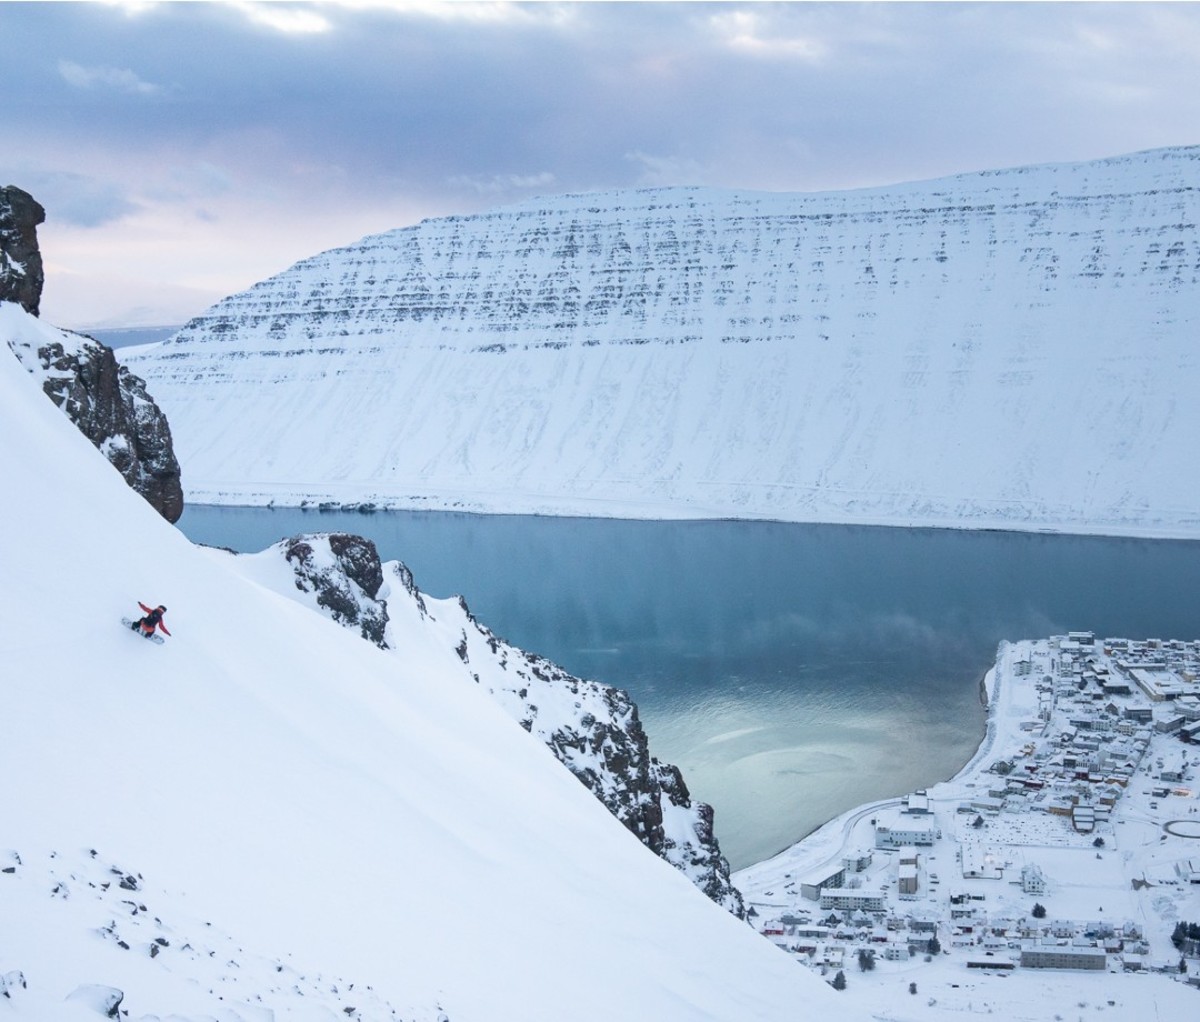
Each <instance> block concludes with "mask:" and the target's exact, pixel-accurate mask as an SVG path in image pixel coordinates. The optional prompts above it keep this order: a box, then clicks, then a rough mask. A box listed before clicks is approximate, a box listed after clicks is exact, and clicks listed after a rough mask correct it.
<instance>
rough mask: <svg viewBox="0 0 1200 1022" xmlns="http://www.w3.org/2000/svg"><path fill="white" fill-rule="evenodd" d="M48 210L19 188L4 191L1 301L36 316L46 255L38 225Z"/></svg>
mask: <svg viewBox="0 0 1200 1022" xmlns="http://www.w3.org/2000/svg"><path fill="white" fill-rule="evenodd" d="M45 219H46V211H45V210H44V209H42V207H41V206H40V205H39V204H38V202H37V201H36V200H35V199H34V197H33V196H32V195H30V194H29V193H28V192H24V191H22V190H21V189H20V188H17V187H16V186H15V185H6V186H5V187H3V188H0V302H16V303H17V304H18V305H20V306H21V307H22V308H24V309H25V311H26V312H28V313H30V314H32V315H34V316H36V315H37V314H38V307H39V306H40V304H41V300H42V282H43V273H42V254H41V252H40V251H39V249H38V241H37V226H38V224H40V223H42V221H44V220H45Z"/></svg>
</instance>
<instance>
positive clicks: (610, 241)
mask: <svg viewBox="0 0 1200 1022" xmlns="http://www.w3.org/2000/svg"><path fill="white" fill-rule="evenodd" d="M1198 171H1200V148H1184V149H1166V150H1157V151H1152V152H1147V153H1140V154H1134V155H1131V156H1125V157H1119V158H1114V159H1109V160H1101V161H1097V162H1093V163H1081V164H1063V165H1050V166H1041V167H1030V168H1024V169H1017V170H1006V171H995V172H989V173H982V174H972V175H964V176H959V177H954V178H947V179H944V180H940V181H932V182H923V183H915V184H908V185H901V186H896V187H893V188H876V189H864V190H859V191H850V192H840V193H821V194H768V193H749V192H734V191H718V190H711V189H698V188H681V189H670V188H668V189H652V190H644V191H632V192H607V193H598V194H594V195H569V196H562V197H558V198H548V199H540V200H533V201H530V202H526V203H523V204H521V205H518V206H513V207H509V208H505V209H500V210H496V211H495V212H492V213H487V214H481V215H477V216H470V217H451V218H445V219H439V220H429V221H425V222H423V223H421V224H419V225H417V226H415V227H411V228H403V229H400V230H394V231H389V232H387V233H385V234H379V235H374V236H371V237H367V238H364V239H362V240H361V241H360V242H358V243H356V244H354V245H351V246H347V247H346V248H340V249H335V250H332V251H329V252H324V253H322V254H320V255H317V256H314V257H313V258H311V259H307V260H304V261H303V262H301V263H298V264H296V265H295V266H294V267H292V268H291V269H289V270H288V271H286V272H284V273H282V274H279V275H278V276H276V277H273V278H271V279H270V280H267V281H264V282H262V283H261V284H258V285H256V286H254V287H253V288H251V289H249V290H248V291H246V292H243V293H241V294H238V295H233V296H231V297H229V298H227V299H225V300H224V301H222V302H220V303H219V304H218V305H216V306H215V307H214V308H213V309H211V310H210V311H209V312H208V313H207V314H205V315H204V316H202V317H200V318H199V319H196V320H193V321H192V322H191V323H189V324H188V325H187V326H186V327H185V328H184V329H183V330H181V331H180V332H179V333H178V334H177V335H176V336H175V337H174V338H173V339H171V340H170V341H168V342H166V343H165V344H163V345H161V346H155V347H150V348H144V349H137V350H135V351H134V352H132V353H131V354H129V355H128V356H127V357H128V359H129V361H130V364H132V365H135V366H136V368H137V371H138V372H140V373H143V374H144V375H145V376H146V377H147V379H148V380H149V381H150V382H151V385H152V386H153V388H154V390H155V393H156V394H159V395H160V396H161V397H160V399H161V400H162V401H163V402H164V403H165V405H166V407H167V409H168V412H169V413H170V415H171V418H172V422H173V423H176V424H177V426H176V429H177V433H178V436H179V445H180V449H181V451H182V452H183V454H184V463H185V464H186V465H187V466H188V472H189V480H190V481H191V485H192V486H193V487H194V488H195V489H194V491H193V495H194V496H195V497H196V498H197V499H200V500H209V501H216V502H221V501H228V502H250V503H266V502H268V501H271V500H275V501H277V502H282V503H293V504H295V503H300V502H301V501H302V500H306V499H307V500H321V499H328V500H333V501H336V502H340V503H359V502H372V503H381V504H387V505H393V506H434V507H439V506H440V507H455V506H458V507H468V508H471V509H476V510H502V511H559V512H563V511H574V512H576V513H578V512H580V511H593V512H600V513H618V514H621V513H624V514H629V513H634V514H637V513H643V514H663V513H668V514H669V513H677V514H684V515H686V514H706V515H713V514H717V515H734V516H757V515H766V516H772V517H779V518H785V519H792V520H827V521H881V522H904V523H909V522H928V523H932V524H962V525H979V526H989V525H1000V526H1011V527H1021V528H1064V529H1077V530H1092V529H1095V530H1100V531H1151V532H1153V531H1167V532H1176V533H1182V534H1194V533H1196V532H1198V531H1200V500H1198V499H1197V490H1196V487H1195V486H1194V485H1191V484H1189V485H1188V486H1185V487H1182V488H1181V487H1180V486H1179V483H1178V480H1179V472H1178V468H1179V467H1180V465H1185V464H1187V463H1188V458H1189V457H1190V454H1189V450H1190V440H1189V439H1188V437H1190V436H1191V435H1194V434H1195V432H1196V428H1197V427H1198V426H1200V414H1198V412H1197V409H1196V403H1195V401H1194V400H1193V399H1192V397H1191V395H1192V394H1194V393H1195V384H1196V382H1197V380H1196V374H1197V372H1200V370H1198V368H1197V359H1196V352H1195V343H1194V338H1195V337H1196V335H1197V331H1196V327H1197V320H1198V318H1200V313H1198V306H1200V301H1198V294H1200V290H1198V288H1197V283H1198V282H1200V236H1198V234H1197V226H1196V225H1197V221H1198V213H1200V202H1198V198H1197V195H1198V193H1197V188H1196V182H1197V181H1198V180H1200V174H1198ZM347 423H353V424H354V425H353V427H352V428H349V427H348V426H347V425H346V424H347ZM235 424H236V425H235ZM247 436H254V437H255V438H256V442H255V443H253V444H249V445H248V444H246V442H245V438H246V437H247ZM639 509H640V510H639Z"/></svg>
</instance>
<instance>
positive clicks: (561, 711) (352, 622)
mask: <svg viewBox="0 0 1200 1022" xmlns="http://www.w3.org/2000/svg"><path fill="white" fill-rule="evenodd" d="M217 556H226V557H230V558H232V559H233V566H234V567H235V568H236V569H237V570H239V571H241V572H242V573H244V574H246V575H247V576H248V577H250V578H252V579H254V580H255V581H258V582H261V583H262V584H263V585H266V586H269V587H270V588H272V589H274V590H275V591H276V592H279V593H281V594H283V595H285V596H288V597H290V598H291V599H294V600H297V601H299V602H301V603H303V604H305V605H307V606H310V607H312V608H313V609H314V610H316V611H318V612H320V613H323V614H326V615H327V616H329V617H331V618H332V619H333V620H335V621H337V622H338V623H339V624H342V625H344V626H345V627H347V628H349V629H350V630H351V631H353V632H355V633H357V634H359V635H361V636H362V637H363V638H364V639H367V640H369V641H372V642H374V643H375V644H376V645H378V646H380V647H381V648H383V649H387V650H389V651H391V652H392V653H394V654H395V655H397V656H398V657H400V658H401V659H402V660H403V659H405V658H407V657H408V656H409V650H410V649H412V647H413V646H414V645H417V644H420V643H425V642H428V640H429V637H430V636H438V637H440V640H441V645H442V647H443V651H444V652H445V653H446V654H450V653H451V652H452V653H453V655H452V656H451V655H447V656H445V657H444V661H445V662H444V669H445V671H446V672H447V674H461V675H462V676H463V677H466V678H469V679H470V680H471V681H473V682H474V683H476V684H478V685H480V686H481V687H483V688H484V689H485V690H486V691H487V692H488V693H489V694H490V695H491V696H492V697H493V698H494V699H495V700H496V701H497V703H498V704H499V705H500V706H501V707H503V709H504V711H505V712H506V713H507V714H508V715H509V716H510V717H512V718H513V720H515V721H517V722H518V723H520V725H521V726H522V727H523V728H525V730H526V731H528V732H530V734H533V735H536V736H537V738H538V739H539V740H540V741H541V742H542V743H544V744H545V745H546V747H547V748H548V749H550V751H551V752H553V753H554V756H555V758H556V759H558V761H559V762H560V763H562V764H563V765H564V766H565V767H566V768H567V769H568V770H570V771H571V773H572V774H574V775H575V776H576V777H577V778H579V780H580V782H581V783H583V784H584V785H585V786H586V787H587V788H588V790H589V791H591V792H592V794H593V795H595V796H596V797H597V798H598V799H599V800H600V801H601V802H602V803H603V804H604V805H605V806H606V807H607V808H608V810H609V812H611V813H612V814H613V815H614V816H615V817H616V818H617V819H619V820H620V821H621V822H622V823H623V824H625V826H626V827H627V828H628V829H629V831H630V832H631V833H633V834H635V835H637V837H638V839H639V840H640V841H641V842H642V843H643V844H644V845H645V846H646V847H647V848H649V849H650V850H651V851H653V852H654V853H655V854H656V855H659V856H661V857H662V858H664V859H665V860H666V861H667V862H669V863H671V864H672V865H673V866H675V867H676V868H677V869H679V870H680V871H682V872H683V874H684V875H685V876H687V877H688V878H689V879H691V881H692V882H693V883H694V884H696V886H697V887H699V888H700V889H701V890H702V891H704V893H705V894H707V895H708V896H709V897H710V898H712V899H713V901H715V902H716V903H717V904H718V905H722V906H724V907H725V908H727V909H728V910H729V911H730V912H732V913H734V914H735V915H737V916H738V917H739V918H741V917H742V916H743V912H744V910H743V906H742V897H741V894H740V893H739V892H738V890H737V888H736V887H734V886H733V883H732V882H731V881H730V878H729V863H728V861H727V860H726V859H725V857H724V856H723V855H722V854H721V849H720V846H719V844H718V842H717V839H716V836H715V835H714V833H713V812H712V807H711V806H708V805H705V804H704V803H702V802H695V801H693V800H692V797H691V794H690V793H689V791H688V788H687V784H686V783H685V782H684V780H683V776H682V774H681V773H680V771H679V769H678V768H677V767H674V766H672V765H670V764H669V763H661V762H659V761H658V760H657V759H656V758H654V756H652V755H651V753H650V746H649V742H648V740H647V738H646V732H645V731H644V730H643V728H642V723H641V719H640V717H639V716H638V709H637V706H636V705H635V704H634V702H633V701H632V700H631V699H630V698H629V694H628V693H627V692H624V691H622V690H620V689H617V688H613V687H611V686H609V685H604V684H601V683H600V682H596V681H588V680H585V679H583V678H577V677H575V676H574V675H571V674H568V673H567V672H566V671H564V670H563V669H562V668H561V667H559V666H558V665H557V664H554V663H551V662H550V661H549V660H547V659H546V658H545V657H541V656H538V655H536V654H533V653H528V652H526V651H525V650H521V649H518V648H517V647H515V646H512V645H510V644H509V643H507V642H505V641H504V640H503V639H502V638H500V637H499V636H497V635H495V634H494V633H493V632H492V631H491V630H490V629H488V628H487V627H486V626H484V625H482V624H480V623H479V622H478V621H477V620H476V619H475V617H474V615H472V614H471V612H470V610H469V609H468V608H467V604H466V601H465V600H464V599H463V598H462V597H457V598H452V599H442V600H439V599H436V598H434V597H431V596H428V595H427V594H425V593H422V592H421V591H420V590H419V589H418V588H417V586H416V583H415V582H414V581H413V577H412V572H410V571H409V570H408V568H407V567H406V566H405V565H404V564H402V563H400V562H399V561H388V562H386V563H380V560H379V553H378V551H377V550H376V549H375V544H374V543H372V542H371V541H370V540H366V539H363V538H362V537H360V536H348V535H344V534H332V535H329V534H321V535H305V536H296V537H293V538H292V539H289V540H284V541H283V542H281V543H277V544H275V545H274V546H272V547H270V548H269V549H267V550H264V551H263V552H262V553H259V554H255V555H253V556H248V557H239V556H237V555H235V554H231V553H228V552H227V551H220V552H218V554H217Z"/></svg>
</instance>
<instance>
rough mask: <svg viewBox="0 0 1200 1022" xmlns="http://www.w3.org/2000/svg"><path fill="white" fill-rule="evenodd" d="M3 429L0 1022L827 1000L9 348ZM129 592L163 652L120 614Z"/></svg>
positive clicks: (523, 742) (657, 1013) (537, 753)
mask: <svg viewBox="0 0 1200 1022" xmlns="http://www.w3.org/2000/svg"><path fill="white" fill-rule="evenodd" d="M27 327H28V329H29V330H45V331H51V330H52V328H50V327H47V326H45V325H44V324H37V323H36V322H34V321H31V322H30V323H29V324H27ZM0 432H2V433H3V435H4V436H5V438H6V442H5V443H4V444H2V445H0V478H3V479H4V481H5V489H4V498H3V501H2V502H0V516H2V518H0V523H2V528H0V565H2V566H3V589H2V590H0V592H2V599H3V612H2V613H0V665H2V668H0V707H2V719H3V738H2V740H0V777H3V779H4V784H3V788H2V790H0V988H2V989H3V992H4V995H5V996H2V997H0V1017H4V1018H13V1019H21V1020H33V1022H53V1020H58V1019H72V1020H80V1019H88V1018H97V1017H99V1016H98V1015H97V1014H96V1011H97V1008H98V1007H99V1008H103V1007H104V1006H105V1005H106V1004H111V997H112V996H115V995H111V996H110V995H109V994H108V993H106V990H105V988H113V989H116V990H120V991H123V993H124V1001H123V1004H122V1011H124V1012H127V1013H128V1014H127V1015H123V1016H122V1017H128V1018H130V1019H132V1020H139V1019H141V1020H146V1022H149V1020H151V1019H168V1018H169V1019H171V1020H173V1022H183V1020H189V1022H193V1020H195V1022H198V1020H201V1019H203V1020H209V1019H218V1020H221V1022H238V1020H240V1022H267V1020H271V1019H274V1020H278V1022H281V1020H283V1019H298V1020H300V1019H302V1020H318V1019H320V1020H328V1019H331V1018H335V1017H336V1018H361V1019H371V1020H376V1019H393V1018H395V1019H404V1020H406V1022H410V1020H421V1022H425V1020H428V1022H433V1020H436V1019H439V1018H448V1019H451V1020H453V1022H463V1020H467V1022H470V1020H472V1019H474V1020H486V1022H503V1020H509V1019H511V1020H518V1019H519V1020H521V1022H526V1020H532V1019H545V1020H555V1022H557V1020H560V1019H562V1018H568V1017H569V1018H579V1019H595V1020H597V1022H599V1020H605V1022H607V1020H611V1019H614V1018H619V1019H631V1020H637V1019H646V1020H650V1019H680V1020H688V1019H696V1020H700V1019H704V1020H709V1019H728V1020H730V1022H742V1020H751V1019H779V1020H782V1019H791V1018H795V1017H796V1005H798V1004H805V1005H809V1006H811V1011H812V1012H813V1014H815V1015H827V1014H829V1013H830V1012H831V1011H832V1010H833V1008H834V1006H835V1005H836V1003H837V1002H836V1001H835V1000H834V994H833V993H832V991H830V990H829V989H828V987H827V986H825V985H824V984H823V983H821V982H820V981H819V980H818V979H816V978H815V977H813V976H811V975H809V974H807V973H806V972H805V971H804V970H802V969H799V968H797V967H796V966H795V964H794V963H793V962H791V961H789V960H788V958H787V957H786V956H785V955H783V954H781V953H780V952H779V951H778V950H777V949H776V948H774V947H772V946H770V945H769V944H768V943H767V942H765V941H763V940H762V938H761V937H760V936H759V935H757V934H756V933H755V932H754V931H753V930H752V929H750V928H749V927H748V926H746V925H745V924H744V923H741V922H739V921H738V920H736V919H734V918H733V917H732V916H730V915H729V914H728V913H727V912H725V911H724V910H723V909H721V908H719V907H718V906H716V905H714V904H713V903H712V902H710V901H709V900H708V899H706V898H705V897H704V896H703V895H702V894H701V893H700V892H698V891H697V890H696V888H695V887H694V886H693V885H692V884H691V883H689V882H688V880H687V879H686V878H684V877H683V876H682V875H681V874H680V873H678V872H677V871H676V870H675V869H673V868H671V867H670V866H668V865H667V864H666V863H664V862H662V861H661V860H659V859H657V858H656V857H655V856H653V855H652V854H650V853H649V852H647V851H646V850H645V848H644V847H643V846H642V845H641V844H640V843H639V842H638V841H637V840H636V838H634V837H633V836H632V835H631V834H629V833H628V832H627V831H626V830H625V828H624V827H622V826H621V825H620V824H619V823H618V822H617V821H616V820H614V819H613V817H612V816H611V815H610V814H609V813H608V812H607V811H606V810H605V809H604V808H603V806H601V805H600V803H599V802H598V801H597V800H596V799H595V798H594V797H593V796H592V795H591V794H590V793H589V792H588V791H587V790H586V789H584V788H583V786H582V785H580V784H579V782H578V781H577V780H576V779H575V778H573V777H572V776H571V775H570V774H569V773H568V772H567V771H566V770H564V769H563V768H562V767H561V766H560V765H559V764H558V763H557V762H556V761H555V760H554V758H553V757H552V756H551V755H550V753H549V752H548V751H547V750H546V749H545V748H544V747H543V746H542V745H541V744H540V743H539V742H538V741H537V740H536V738H535V737H533V736H531V735H529V734H527V733H526V732H525V731H524V730H523V729H522V728H521V727H519V726H518V725H517V724H516V723H514V722H513V721H512V719H511V718H510V717H509V716H508V715H506V714H505V713H504V712H503V711H502V709H501V708H500V707H498V706H497V705H496V704H495V703H494V701H493V700H492V699H491V698H490V697H489V696H488V694H487V693H486V692H485V691H483V690H482V688H481V687H480V686H478V685H476V684H474V683H471V682H470V681H469V680H466V679H463V678H462V676H461V671H458V672H448V671H447V669H446V662H447V659H448V658H453V657H454V651H453V650H452V649H447V648H446V646H445V644H444V643H443V642H442V641H441V637H437V638H436V640H435V639H434V638H428V639H423V638H422V637H421V635H420V633H419V632H413V633H412V634H411V635H410V645H409V647H408V648H407V649H406V651H405V652H406V656H405V658H404V662H403V669H402V670H398V669H397V660H396V657H395V656H391V655H388V654H386V653H384V652H383V651H381V650H378V649H376V648H374V647H372V646H371V645H370V644H369V643H366V642H363V641H362V640H361V639H359V638H357V637H355V636H353V635H351V634H349V633H348V632H347V631H345V630H344V629H342V628H340V627H338V626H337V625H336V624H334V623H332V622H329V621H327V620H324V619H323V618H321V617H320V616H318V615H316V614H314V613H313V612H312V611H311V610H310V609H307V608H305V607H302V606H299V605H297V604H296V603H295V602H294V601H292V600H289V599H285V598H283V597H281V596H279V595H278V594H276V593H274V592H271V591H269V590H268V589H267V588H264V587H263V586H261V585H259V584H256V583H254V582H252V581H250V580H248V579H246V578H245V577H243V576H241V575H240V574H238V573H237V572H234V571H232V570H230V569H229V568H228V566H226V565H225V564H223V563H222V559H221V558H219V557H214V556H212V554H211V553H209V552H205V551H201V550H198V549H197V548H195V547H193V546H192V545H191V544H190V543H188V542H187V540H186V539H185V538H184V537H183V536H182V535H181V534H180V533H178V532H177V531H176V530H175V529H174V528H173V527H171V526H169V525H167V524H166V523H165V522H164V521H163V520H162V519H161V518H160V517H159V516H158V515H157V514H156V513H155V512H154V511H153V510H151V509H150V508H149V507H148V506H147V505H146V504H145V502H144V501H143V500H142V499H141V498H140V497H138V496H137V495H136V494H134V493H133V492H132V491H130V490H129V489H127V488H126V486H125V485H124V483H123V482H122V480H121V479H120V477H119V476H118V475H117V473H116V472H115V471H114V470H113V469H112V468H111V467H110V466H109V465H108V464H107V463H106V462H105V461H104V459H103V458H102V457H101V456H100V455H99V454H98V453H97V452H96V451H95V450H94V449H93V448H92V446H91V445H90V444H89V443H88V441H87V440H86V439H84V438H83V437H82V436H81V435H80V434H79V433H78V432H77V431H76V430H75V428H74V427H73V426H72V425H71V424H70V422H69V421H68V420H67V419H66V417H65V416H63V415H62V413H61V412H59V411H58V410H56V409H55V408H54V406H53V405H52V404H51V402H50V401H49V400H47V399H46V398H45V397H44V396H43V395H42V394H41V393H40V392H39V389H38V387H37V385H36V383H35V381H34V380H33V378H32V377H31V376H30V375H29V374H28V373H26V372H25V371H24V370H23V369H22V368H21V366H20V365H19V364H18V362H17V360H16V359H15V358H14V357H12V356H11V354H8V353H5V352H4V351H3V349H0ZM139 599H140V600H143V601H145V602H148V603H152V604H153V603H158V602H162V603H165V604H166V605H167V607H168V612H167V616H166V621H167V624H168V627H170V628H171V630H172V633H173V635H172V637H171V638H169V639H167V641H166V643H165V645H163V646H155V645H152V644H150V643H147V642H144V641H142V640H141V639H139V638H138V637H137V636H135V635H133V634H132V633H131V632H129V631H128V630H126V629H123V628H121V627H120V625H119V619H120V617H121V616H122V615H127V614H130V613H131V612H134V611H135V610H136V604H135V601H136V600H139Z"/></svg>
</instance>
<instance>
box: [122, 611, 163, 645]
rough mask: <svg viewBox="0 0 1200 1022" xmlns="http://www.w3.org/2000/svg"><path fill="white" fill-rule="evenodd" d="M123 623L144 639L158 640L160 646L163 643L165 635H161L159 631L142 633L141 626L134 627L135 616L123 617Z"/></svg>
mask: <svg viewBox="0 0 1200 1022" xmlns="http://www.w3.org/2000/svg"><path fill="white" fill-rule="evenodd" d="M121 624H123V625H124V626H125V627H126V628H128V629H129V630H130V631H132V632H134V633H135V634H137V635H139V636H141V637H142V638H143V639H149V640H150V641H151V642H157V643H158V644H159V645H160V646H161V645H162V644H163V637H162V636H161V635H159V634H158V632H155V633H154V634H153V635H142V630H141V629H140V628H138V629H135V628H134V627H133V618H131V617H123V618H121Z"/></svg>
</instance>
